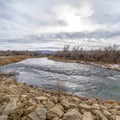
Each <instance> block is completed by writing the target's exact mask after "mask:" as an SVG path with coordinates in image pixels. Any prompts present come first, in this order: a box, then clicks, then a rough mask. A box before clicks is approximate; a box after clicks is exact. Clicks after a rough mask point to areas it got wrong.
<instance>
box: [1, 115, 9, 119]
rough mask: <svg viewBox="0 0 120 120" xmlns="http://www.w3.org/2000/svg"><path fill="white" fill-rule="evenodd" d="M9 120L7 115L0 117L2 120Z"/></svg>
mask: <svg viewBox="0 0 120 120" xmlns="http://www.w3.org/2000/svg"><path fill="white" fill-rule="evenodd" d="M7 119H8V116H7V115H2V116H0V120H7Z"/></svg>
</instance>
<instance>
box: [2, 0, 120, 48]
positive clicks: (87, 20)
mask: <svg viewBox="0 0 120 120" xmlns="http://www.w3.org/2000/svg"><path fill="white" fill-rule="evenodd" d="M119 4H120V1H119V0H114V1H110V0H100V1H98V0H74V1H73V0H60V1H57V0H44V1H43V0H35V1H33V0H0V44H2V46H0V49H30V48H31V49H37V48H39V49H40V48H41V49H43V47H44V48H49V49H52V48H56V46H57V48H62V46H63V45H64V44H67V43H72V44H76V43H79V44H80V45H86V47H87V46H89V47H90V46H91V47H93V46H94V47H95V46H99V44H100V46H104V45H107V43H108V44H115V43H118V44H120V43H119V39H120V20H119V18H120V7H119ZM96 41H97V42H96ZM100 41H101V42H100ZM116 41H117V42H116ZM99 42H100V43H99ZM19 43H20V44H19ZM28 43H29V44H28ZM37 43H39V44H37ZM32 44H33V45H32ZM40 44H41V45H40ZM92 44H93V45H92ZM16 46H17V47H16Z"/></svg>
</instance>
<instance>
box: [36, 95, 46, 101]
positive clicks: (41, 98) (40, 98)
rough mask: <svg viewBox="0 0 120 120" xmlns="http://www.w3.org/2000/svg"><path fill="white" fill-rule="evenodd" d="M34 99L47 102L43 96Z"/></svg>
mask: <svg viewBox="0 0 120 120" xmlns="http://www.w3.org/2000/svg"><path fill="white" fill-rule="evenodd" d="M36 99H38V100H40V101H46V100H48V98H47V97H44V96H40V97H36Z"/></svg>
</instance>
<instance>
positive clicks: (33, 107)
mask: <svg viewBox="0 0 120 120" xmlns="http://www.w3.org/2000/svg"><path fill="white" fill-rule="evenodd" d="M35 107H36V106H30V107H28V108H27V109H26V111H25V114H26V115H27V114H29V113H31V112H32V111H34V110H35Z"/></svg>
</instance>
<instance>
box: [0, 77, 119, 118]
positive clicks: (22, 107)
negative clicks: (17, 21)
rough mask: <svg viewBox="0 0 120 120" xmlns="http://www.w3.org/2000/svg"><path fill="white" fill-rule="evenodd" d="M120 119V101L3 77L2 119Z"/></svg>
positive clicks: (0, 107) (1, 93)
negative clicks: (101, 98) (76, 94)
mask: <svg viewBox="0 0 120 120" xmlns="http://www.w3.org/2000/svg"><path fill="white" fill-rule="evenodd" d="M119 119H120V103H119V102H116V101H113V100H108V101H103V100H99V99H88V98H83V97H79V96H73V95H70V94H66V93H63V92H62V93H60V92H59V91H56V92H51V91H47V90H42V89H38V88H36V87H33V86H30V85H26V84H23V83H20V82H17V81H16V80H7V78H6V77H5V76H4V78H2V79H1V78H0V120H119Z"/></svg>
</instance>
